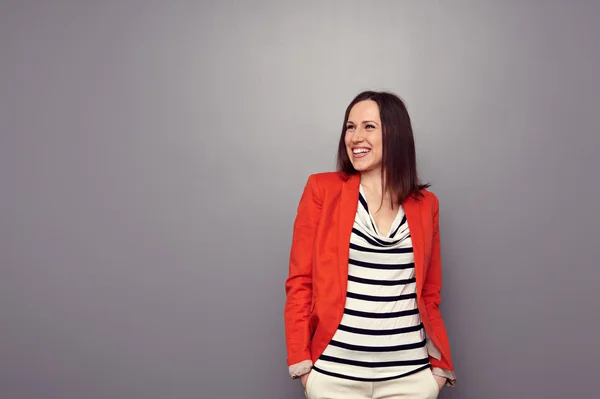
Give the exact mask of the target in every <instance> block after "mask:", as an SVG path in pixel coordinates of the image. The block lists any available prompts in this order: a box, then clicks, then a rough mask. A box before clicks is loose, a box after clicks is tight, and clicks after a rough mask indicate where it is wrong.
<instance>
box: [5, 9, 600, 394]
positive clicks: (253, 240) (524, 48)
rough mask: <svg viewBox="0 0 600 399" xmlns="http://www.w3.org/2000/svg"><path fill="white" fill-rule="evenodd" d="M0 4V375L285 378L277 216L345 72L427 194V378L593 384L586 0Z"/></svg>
mask: <svg viewBox="0 0 600 399" xmlns="http://www.w3.org/2000/svg"><path fill="white" fill-rule="evenodd" d="M0 4H1V5H0V46H1V47H0V49H1V53H0V96H1V97H0V101H1V102H0V123H1V136H0V190H1V199H0V267H1V269H0V397H1V398H2V399H33V398H36V399H37V398H39V399H53V398H60V399H70V398H73V399H80V398H85V399H100V398H111V399H118V398H128V399H131V398H144V399H163V398H173V399H179V398H181V399H183V398H256V399H259V398H294V397H295V398H302V397H303V394H302V390H301V387H300V383H299V382H297V381H290V380H289V379H288V376H287V367H286V364H285V357H286V354H285V346H284V330H283V316H282V313H283V304H284V289H283V284H284V280H285V278H286V275H287V262H288V254H289V245H290V240H291V231H292V223H293V218H294V216H295V212H296V206H297V203H298V200H299V198H300V194H301V190H302V188H303V185H304V183H305V181H306V178H307V177H308V175H309V174H311V173H315V172H320V171H328V170H332V169H333V167H334V153H335V149H336V145H337V140H338V136H339V132H340V129H341V125H342V119H343V112H344V109H345V107H346V105H347V104H348V103H349V102H350V100H351V99H352V97H353V96H354V95H356V94H357V93H358V92H360V91H361V90H364V89H387V90H392V91H394V92H396V93H398V94H399V95H400V96H401V97H402V98H403V99H404V100H405V101H406V103H407V105H408V108H409V111H410V112H411V115H412V117H413V122H414V128H415V134H416V141H417V150H418V154H419V162H420V171H421V175H422V178H423V179H424V180H426V181H429V182H431V183H433V187H432V190H433V191H434V192H435V193H436V194H437V195H438V196H439V198H440V201H441V214H440V215H441V222H440V223H441V230H442V251H443V259H444V284H445V285H444V291H443V301H444V302H443V305H442V309H443V312H444V316H445V319H446V322H447V325H448V330H449V334H450V339H451V343H452V350H453V355H454V360H455V365H456V371H457V375H458V385H459V386H458V387H457V388H455V389H445V390H444V391H443V392H442V394H441V397H442V398H445V399H448V398H460V399H480V398H487V399H506V398H544V399H552V398H564V397H577V398H592V397H595V396H597V389H598V388H597V387H598V383H597V379H598V377H597V372H598V366H597V363H598V358H599V356H600V344H599V342H598V334H599V333H598V331H599V323H598V315H599V310H598V309H599V308H600V306H599V305H600V303H599V302H600V301H599V300H598V296H597V295H598V294H597V293H595V292H594V291H597V290H598V288H599V280H600V272H599V268H598V259H599V258H600V250H599V248H600V244H599V241H600V233H599V232H598V231H599V230H598V228H599V227H598V226H600V217H599V214H600V211H599V210H598V204H599V202H598V201H599V194H600V191H599V188H598V186H599V185H598V182H599V178H598V172H600V161H599V160H598V157H597V155H596V152H597V151H598V147H599V146H600V138H599V131H600V122H599V121H600V118H599V111H598V109H599V105H600V97H599V93H600V79H599V78H598V76H597V73H598V71H600V49H599V44H598V43H599V42H600V27H599V26H598V24H597V17H598V15H599V14H600V6H599V4H598V2H592V1H567V0H564V1H537V2H533V1H494V2H491V1H489V2H484V1H475V0H473V1H453V2H442V1H377V2H364V1H325V2H294V3H284V2H275V1H273V2H268V3H267V2H242V1H238V2H234V1H220V2H218V3H217V2H216V1H215V2H212V3H208V2H198V1H196V2H194V1H186V2H184V1H168V2H167V1H157V0H155V1H144V0H139V1H132V0H128V1H116V0H113V1H100V2H98V1H95V2H93V1H41V0H40V1H24V0H12V1H6V0H4V1H2V2H1V3H0Z"/></svg>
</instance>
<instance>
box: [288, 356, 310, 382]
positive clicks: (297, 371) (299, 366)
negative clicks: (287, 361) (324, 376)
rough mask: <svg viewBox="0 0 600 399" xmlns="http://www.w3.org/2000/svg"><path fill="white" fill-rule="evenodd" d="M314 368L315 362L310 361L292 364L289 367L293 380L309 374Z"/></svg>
mask: <svg viewBox="0 0 600 399" xmlns="http://www.w3.org/2000/svg"><path fill="white" fill-rule="evenodd" d="M312 366H313V362H312V360H310V359H308V360H303V361H301V362H300V363H296V364H292V365H291V366H289V373H290V377H292V379H296V378H298V377H300V376H301V375H304V374H306V373H308V372H309V371H310V370H311V369H312Z"/></svg>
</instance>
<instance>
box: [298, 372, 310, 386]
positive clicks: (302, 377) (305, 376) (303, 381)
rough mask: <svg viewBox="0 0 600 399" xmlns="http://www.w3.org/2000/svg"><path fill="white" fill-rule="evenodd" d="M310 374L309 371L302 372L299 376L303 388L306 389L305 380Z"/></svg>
mask: <svg viewBox="0 0 600 399" xmlns="http://www.w3.org/2000/svg"><path fill="white" fill-rule="evenodd" d="M309 374H310V371H309V372H308V373H306V374H302V375H301V376H300V381H301V382H302V386H303V387H304V389H306V381H307V380H308V376H309Z"/></svg>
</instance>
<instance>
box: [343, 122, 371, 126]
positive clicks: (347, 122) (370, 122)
mask: <svg viewBox="0 0 600 399" xmlns="http://www.w3.org/2000/svg"><path fill="white" fill-rule="evenodd" d="M348 123H352V124H353V125H355V123H354V122H352V121H348V122H346V124H348ZM362 123H363V124H365V123H373V124H375V125H377V126H379V123H377V122H375V121H363V122H362Z"/></svg>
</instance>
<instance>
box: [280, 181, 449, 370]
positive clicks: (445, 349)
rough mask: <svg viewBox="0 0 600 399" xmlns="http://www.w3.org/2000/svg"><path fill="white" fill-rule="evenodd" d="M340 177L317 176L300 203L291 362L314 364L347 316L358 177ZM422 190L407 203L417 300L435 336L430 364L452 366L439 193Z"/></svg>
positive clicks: (290, 302)
mask: <svg viewBox="0 0 600 399" xmlns="http://www.w3.org/2000/svg"><path fill="white" fill-rule="evenodd" d="M342 176H343V175H342V174H340V173H338V172H329V173H319V174H315V175H311V176H310V177H309V178H308V182H307V183H306V186H305V188H304V192H303V194H302V197H301V199H300V204H299V206H298V213H297V216H296V219H295V222H294V231H293V238H292V246H291V251H290V263H289V277H288V279H287V280H286V284H285V288H286V293H287V300H286V303H285V310H284V318H285V333H286V346H287V355H288V358H287V363H288V365H290V366H291V365H293V364H297V363H300V362H302V361H305V360H309V359H310V360H311V361H312V362H313V363H314V362H315V361H316V360H317V359H318V357H319V356H320V355H321V354H322V353H323V351H324V350H325V348H326V347H327V345H328V344H329V341H330V340H331V339H332V338H333V335H334V333H335V332H336V330H337V328H338V325H339V324H340V321H341V320H342V314H343V312H344V305H345V303H346V290H347V285H348V256H349V250H350V234H351V232H352V226H353V224H354V218H355V215H356V209H357V206H358V192H359V185H360V175H358V174H356V175H352V176H350V177H349V178H348V179H346V180H345V179H344V178H343V177H342ZM422 193H423V197H421V198H420V199H418V200H417V199H414V198H412V197H409V198H407V199H406V200H405V201H404V202H403V206H404V212H405V214H406V219H407V222H408V226H409V229H410V234H411V237H412V244H413V252H414V257H415V275H416V280H417V303H418V308H419V313H420V315H421V319H422V321H423V325H424V326H425V332H426V334H427V336H428V338H429V339H428V341H429V344H428V350H429V360H430V362H431V365H432V366H433V367H437V368H441V369H445V370H449V371H451V370H453V366H452V361H451V359H450V344H449V342H448V336H447V334H446V328H445V326H444V322H443V320H442V315H441V313H440V310H439V305H440V291H441V288H442V265H441V258H440V236H439V229H438V199H437V197H436V196H435V195H434V194H433V193H431V192H429V191H427V190H422ZM431 344H433V345H434V347H433V348H432V347H431Z"/></svg>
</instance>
